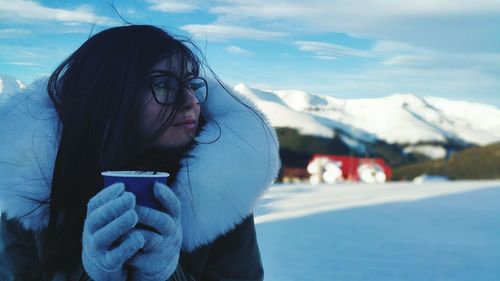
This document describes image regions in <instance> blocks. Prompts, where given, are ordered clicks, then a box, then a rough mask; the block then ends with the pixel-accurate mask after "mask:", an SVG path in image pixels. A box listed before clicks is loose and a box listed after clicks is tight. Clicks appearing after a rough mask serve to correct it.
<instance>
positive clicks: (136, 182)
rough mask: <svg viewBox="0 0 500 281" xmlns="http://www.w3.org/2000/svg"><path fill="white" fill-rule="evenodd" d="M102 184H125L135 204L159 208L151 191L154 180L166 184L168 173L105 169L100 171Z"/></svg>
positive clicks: (106, 185)
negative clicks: (132, 194) (105, 170)
mask: <svg viewBox="0 0 500 281" xmlns="http://www.w3.org/2000/svg"><path fill="white" fill-rule="evenodd" d="M101 175H102V177H103V179H104V186H105V187H108V186H110V185H112V184H114V183H117V182H121V183H123V184H125V190H126V191H129V192H132V193H134V194H135V197H136V204H137V205H140V206H145V207H149V208H152V209H156V210H161V209H162V207H161V205H160V203H159V202H158V200H157V199H156V198H155V196H154V193H153V186H154V184H155V182H160V183H163V184H167V178H168V176H169V174H168V173H164V172H152V171H107V172H102V173H101Z"/></svg>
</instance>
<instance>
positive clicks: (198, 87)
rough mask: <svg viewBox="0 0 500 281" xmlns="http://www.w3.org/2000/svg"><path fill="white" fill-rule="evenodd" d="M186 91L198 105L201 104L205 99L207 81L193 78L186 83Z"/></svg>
mask: <svg viewBox="0 0 500 281" xmlns="http://www.w3.org/2000/svg"><path fill="white" fill-rule="evenodd" d="M186 82H187V83H186V84H187V85H186V86H187V88H188V90H189V91H190V92H191V93H193V95H194V96H195V97H196V98H197V99H198V103H203V102H205V100H206V99H207V81H206V80H205V79H203V78H201V77H194V78H191V79H189V80H188V81H186Z"/></svg>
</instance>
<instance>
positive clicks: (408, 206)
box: [255, 181, 500, 281]
mask: <svg viewBox="0 0 500 281" xmlns="http://www.w3.org/2000/svg"><path fill="white" fill-rule="evenodd" d="M255 216H256V217H255V220H256V223H257V235H258V240H259V245H260V249H261V254H262V259H263V262H264V267H265V272H266V278H265V280H268V281H293V280H301V281H304V280H307V281H314V280H325V281H334V280H340V281H351V280H358V281H370V280H376V281H379V280H380V281H382V280H383V281H387V280H389V281H402V280H415V281H417V280H418V281H422V280H440V281H441V280H450V281H451V280H453V281H462V280H463V281H465V280H470V281H490V280H491V281H494V280H500V181H457V182H443V181H439V182H423V183H422V184H413V183H388V184H381V185H367V184H343V185H334V186H327V185H320V186H310V185H306V184H303V185H300V184H298V185H275V186H273V187H272V188H271V190H270V191H269V192H268V193H267V194H266V195H265V196H264V197H263V198H262V199H261V201H260V202H259V205H258V207H257V208H256V209H255Z"/></svg>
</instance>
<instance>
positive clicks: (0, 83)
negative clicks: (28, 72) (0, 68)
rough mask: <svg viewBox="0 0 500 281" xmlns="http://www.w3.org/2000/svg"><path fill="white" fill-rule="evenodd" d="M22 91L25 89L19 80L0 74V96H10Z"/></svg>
mask: <svg viewBox="0 0 500 281" xmlns="http://www.w3.org/2000/svg"><path fill="white" fill-rule="evenodd" d="M24 89H26V86H25V85H24V83H23V82H21V80H18V79H16V78H14V77H12V76H9V75H6V74H0V95H10V94H13V93H15V92H17V91H19V90H24Z"/></svg>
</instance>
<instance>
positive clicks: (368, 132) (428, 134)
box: [234, 84, 500, 158]
mask: <svg viewBox="0 0 500 281" xmlns="http://www.w3.org/2000/svg"><path fill="white" fill-rule="evenodd" d="M234 90H235V91H237V92H239V93H241V94H243V95H245V96H247V97H248V98H250V99H251V100H253V101H254V102H255V103H256V104H257V105H258V106H259V107H260V108H261V109H262V110H263V111H264V112H265V113H266V114H267V115H268V117H269V118H270V121H271V123H272V124H273V126H275V127H291V128H296V129H298V130H299V132H301V133H302V134H305V135H316V136H323V137H331V136H333V135H334V134H335V133H339V132H340V133H341V134H342V135H343V136H344V137H348V138H351V140H352V139H354V140H357V141H363V142H370V141H373V140H377V139H380V140H383V141H385V142H387V143H393V144H399V145H402V146H403V147H405V151H406V152H418V153H421V154H425V155H427V156H429V157H431V158H439V157H443V156H445V154H446V146H447V145H449V144H450V143H453V144H462V145H467V144H476V145H486V144H489V143H493V142H497V141H500V130H499V129H500V109H498V108H496V107H494V106H490V105H484V104H478V103H471V102H465V101H453V100H447V99H443V98H436V97H426V98H421V97H417V96H415V95H412V94H394V95H391V96H388V97H384V98H374V99H352V100H340V99H335V98H332V97H329V96H321V95H315V94H310V93H305V92H301V91H271V90H269V91H263V90H257V89H252V88H249V87H248V86H246V85H244V84H238V85H236V86H235V87H234ZM332 129H333V132H332Z"/></svg>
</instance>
